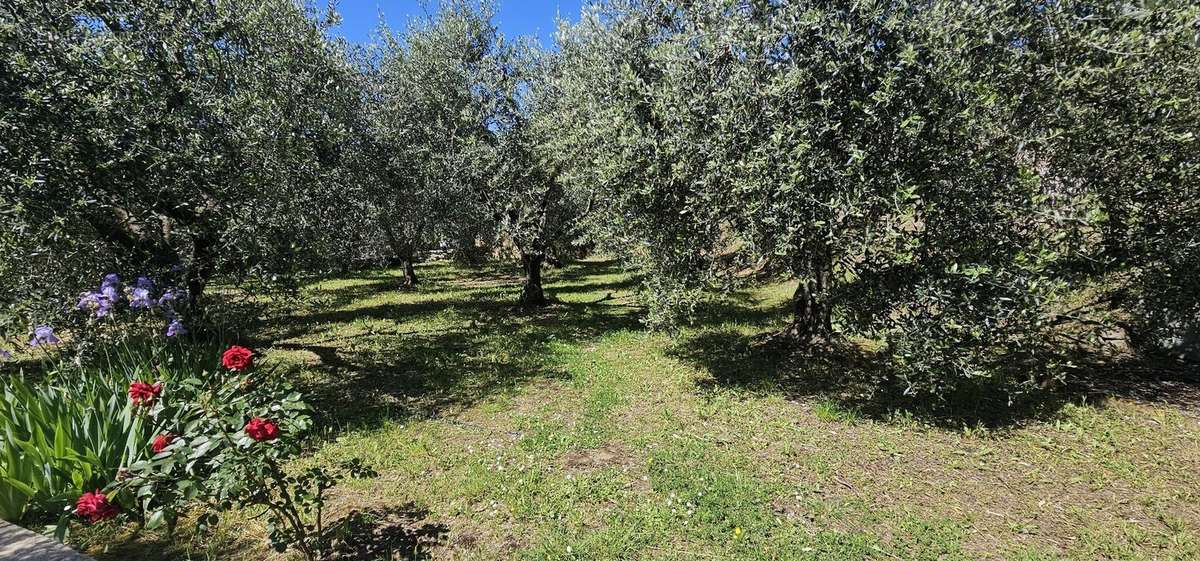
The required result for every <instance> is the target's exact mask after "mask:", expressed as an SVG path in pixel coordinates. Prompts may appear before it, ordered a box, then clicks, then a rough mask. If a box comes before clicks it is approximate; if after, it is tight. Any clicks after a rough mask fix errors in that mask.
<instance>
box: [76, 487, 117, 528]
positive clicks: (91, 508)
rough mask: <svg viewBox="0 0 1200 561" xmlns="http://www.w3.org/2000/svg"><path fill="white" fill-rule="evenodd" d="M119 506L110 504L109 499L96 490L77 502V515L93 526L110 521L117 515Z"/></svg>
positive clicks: (84, 495)
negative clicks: (102, 521) (103, 521)
mask: <svg viewBox="0 0 1200 561" xmlns="http://www.w3.org/2000/svg"><path fill="white" fill-rule="evenodd" d="M118 510H119V509H118V508H117V505H115V504H112V503H110V502H108V497H106V496H105V495H104V493H101V492H100V490H99V489H96V491H95V492H93V493H84V494H83V496H82V497H79V500H78V501H75V514H77V515H79V516H82V517H83V518H87V519H88V522H91V523H93V524H95V523H97V522H99V521H101V520H108V519H109V518H112V517H114V516H116V515H117V511H118Z"/></svg>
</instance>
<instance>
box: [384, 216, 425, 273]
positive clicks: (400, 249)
mask: <svg viewBox="0 0 1200 561" xmlns="http://www.w3.org/2000/svg"><path fill="white" fill-rule="evenodd" d="M382 226H383V232H384V235H386V236H387V241H388V245H389V246H391V248H392V252H393V253H394V254H395V255H396V258H397V259H399V260H400V263H401V266H403V267H404V283H403V284H402V285H401V286H403V287H404V288H412V287H414V286H416V285H417V270H416V269H415V268H414V267H413V254H414V253H416V252H415V251H414V249H413V244H412V243H410V242H407V241H403V240H401V239H400V238H399V237H398V236H397V235H396V231H395V230H394V229H393V228H392V225H391V224H389V223H388V222H387V221H386V220H382Z"/></svg>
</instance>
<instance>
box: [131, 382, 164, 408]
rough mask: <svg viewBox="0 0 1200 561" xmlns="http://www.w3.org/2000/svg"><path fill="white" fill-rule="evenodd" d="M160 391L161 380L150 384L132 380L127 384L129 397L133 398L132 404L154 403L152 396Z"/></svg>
mask: <svg viewBox="0 0 1200 561" xmlns="http://www.w3.org/2000/svg"><path fill="white" fill-rule="evenodd" d="M160 393H162V382H155V383H153V384H150V383H148V382H141V381H138V382H134V383H132V384H129V399H131V400H133V404H134V405H150V404H151V403H154V398H156V397H158V394H160Z"/></svg>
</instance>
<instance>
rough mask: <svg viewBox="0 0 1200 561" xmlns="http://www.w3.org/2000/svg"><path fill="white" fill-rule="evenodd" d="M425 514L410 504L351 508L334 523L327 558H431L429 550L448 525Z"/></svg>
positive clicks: (439, 541) (339, 560) (342, 560)
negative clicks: (433, 520) (431, 520)
mask: <svg viewBox="0 0 1200 561" xmlns="http://www.w3.org/2000/svg"><path fill="white" fill-rule="evenodd" d="M428 515H429V511H427V510H424V509H419V508H417V507H416V506H415V505H412V504H409V505H405V506H402V507H389V508H367V509H363V510H355V511H352V512H351V513H350V514H348V515H346V516H345V517H344V518H342V520H341V521H339V522H338V523H337V525H336V529H335V530H334V532H333V536H334V540H333V548H332V553H331V555H330V557H329V559H330V560H337V561H376V560H380V559H396V560H404V561H418V560H424V559H431V558H432V557H431V555H430V550H431V549H432V548H435V547H437V546H438V545H441V544H442V543H443V541H444V540H445V537H446V535H447V534H448V533H449V531H450V528H449V527H447V526H446V525H445V524H441V523H434V522H429V521H427V520H426V517H427V516H428Z"/></svg>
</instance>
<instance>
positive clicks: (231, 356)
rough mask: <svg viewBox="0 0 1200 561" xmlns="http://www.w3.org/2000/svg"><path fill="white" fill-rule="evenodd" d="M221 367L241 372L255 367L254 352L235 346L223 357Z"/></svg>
mask: <svg viewBox="0 0 1200 561" xmlns="http://www.w3.org/2000/svg"><path fill="white" fill-rule="evenodd" d="M221 366H224V367H225V368H228V369H230V370H235V371H238V372H241V371H243V370H245V369H247V368H250V367H251V366H254V351H251V350H250V349H247V348H246V347H241V346H238V345H234V346H232V347H229V349H228V350H226V351H225V354H222V355H221Z"/></svg>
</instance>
